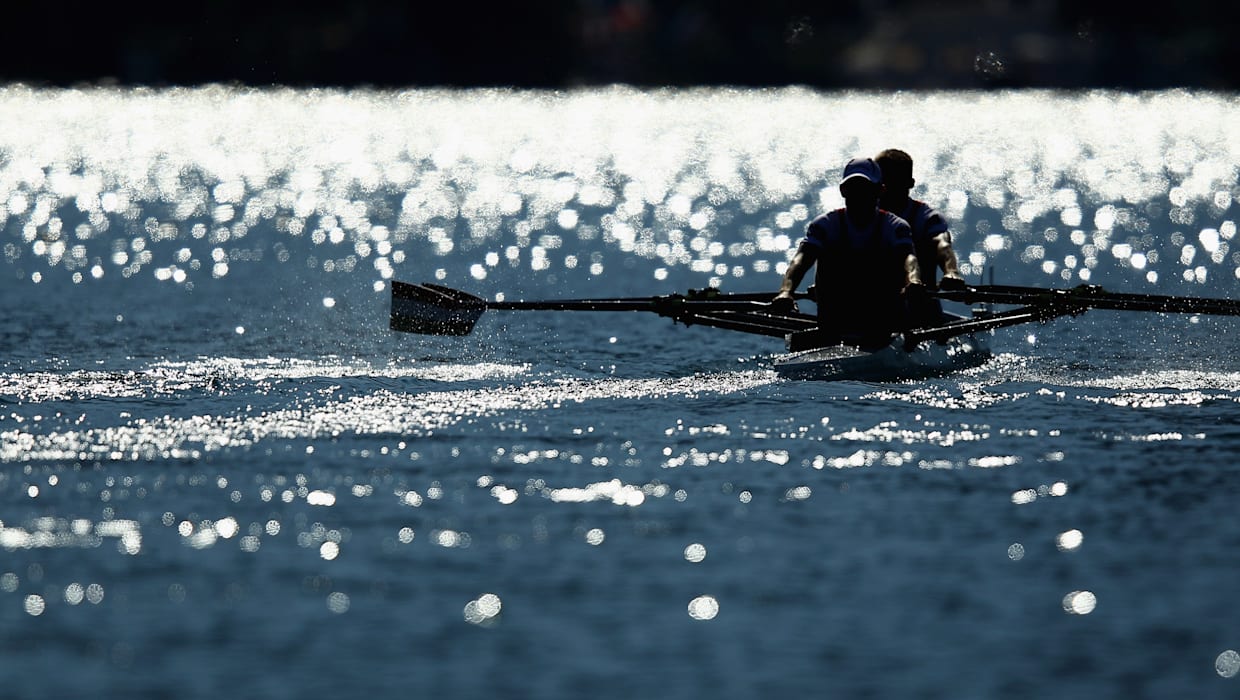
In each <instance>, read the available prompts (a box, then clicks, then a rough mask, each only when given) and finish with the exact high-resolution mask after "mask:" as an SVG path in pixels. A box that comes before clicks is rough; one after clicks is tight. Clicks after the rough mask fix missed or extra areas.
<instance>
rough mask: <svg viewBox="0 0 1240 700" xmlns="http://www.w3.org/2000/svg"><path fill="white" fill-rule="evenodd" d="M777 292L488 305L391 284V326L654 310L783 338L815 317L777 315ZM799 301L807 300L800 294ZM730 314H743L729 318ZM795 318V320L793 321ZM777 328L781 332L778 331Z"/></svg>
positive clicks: (445, 330)
mask: <svg viewBox="0 0 1240 700" xmlns="http://www.w3.org/2000/svg"><path fill="white" fill-rule="evenodd" d="M774 296H775V292H751V293H743V294H725V293H722V292H718V291H717V290H713V289H708V290H690V292H689V294H687V295H682V294H670V295H666V296H654V297H622V298H608V299H560V300H549V301H487V300H486V299H483V298H482V297H479V296H475V295H473V294H470V293H468V292H463V291H460V290H458V289H452V288H450V287H444V286H442V285H438V284H431V283H426V284H410V283H407V282H393V283H392V308H391V318H390V322H389V325H390V327H391V328H392V329H393V330H397V331H404V332H407V333H422V334H426V335H468V334H469V333H470V332H471V331H472V330H473V329H474V324H476V323H477V322H478V319H479V318H481V317H482V314H483V313H484V312H485V311H487V310H496V311H651V312H654V313H657V314H658V315H660V316H666V317H669V318H672V319H673V320H676V321H680V322H683V323H686V324H693V323H698V324H701V325H712V326H717V327H720V328H729V329H731V330H740V331H743V332H750V333H759V334H763V335H782V334H783V333H785V332H787V330H786V326H787V325H788V324H794V325H798V324H802V323H808V322H811V319H813V316H810V315H809V314H800V313H776V312H773V311H772V310H771V308H770V303H769V301H770V299H771V298H773V297H774ZM800 298H805V296H804V295H801V296H800ZM728 314H740V315H736V316H735V317H732V318H729V317H728ZM789 319H791V320H789ZM773 329H778V330H779V332H778V333H775V332H773Z"/></svg>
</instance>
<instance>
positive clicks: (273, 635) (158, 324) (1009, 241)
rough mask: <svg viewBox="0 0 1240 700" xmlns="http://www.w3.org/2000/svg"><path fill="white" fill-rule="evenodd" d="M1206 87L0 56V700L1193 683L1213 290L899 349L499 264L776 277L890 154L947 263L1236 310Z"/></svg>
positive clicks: (1226, 159)
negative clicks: (863, 351)
mask: <svg viewBox="0 0 1240 700" xmlns="http://www.w3.org/2000/svg"><path fill="white" fill-rule="evenodd" d="M1238 114H1240V110H1237V104H1236V101H1235V98H1234V97H1231V96H1223V95H1218V94H1210V93H1188V92H1165V93H1149V94H1138V95H1133V94H1117V93H1085V94H1058V93H1050V92H1012V93H984V94H974V93H934V94H915V93H899V94H847V95H846V94H821V93H814V92H808V91H802V90H775V91H730V90H685V91H667V92H660V91H652V92H637V91H631V90H626V89H620V88H617V89H610V90H591V91H577V92H567V93H550V92H547V93H539V92H508V91H463V92H453V91H416V92H401V93H384V92H364V91H363V92H331V91H291V90H288V91H244V90H240V89H231V88H204V89H196V90H172V91H133V90H119V89H118V90H85V91H73V90H66V91H51V90H33V89H26V88H21V87H10V88H7V89H4V90H3V91H0V123H3V124H5V129H4V130H3V132H0V213H2V214H3V221H4V222H5V223H4V228H3V231H2V233H0V239H2V242H3V252H4V261H3V264H0V293H2V297H0V298H2V299H3V309H4V313H5V318H6V323H5V326H4V328H3V330H0V350H2V354H0V462H2V463H3V469H2V470H0V494H2V499H3V501H2V505H0V521H2V522H3V527H2V528H0V548H2V549H0V624H3V627H4V629H5V631H6V634H5V635H3V642H0V644H2V651H0V654H2V658H3V661H0V673H2V674H3V675H2V677H3V681H4V687H5V692H4V695H5V696H6V697H13V698H45V697H72V696H78V697H81V696H92V697H125V698H132V697H173V696H175V697H183V698H192V697H219V696H221V695H228V696H241V697H265V698H280V697H306V696H329V695H340V696H358V695H362V694H370V695H373V696H376V697H407V696H408V695H409V694H411V693H413V694H417V695H427V696H431V697H484V696H485V697H544V698H557V697H583V696H590V697H617V698H620V697H625V698H627V697H637V696H640V695H649V696H655V697H669V698H689V697H694V698H696V697H752V696H756V695H759V694H761V695H778V696H784V695H789V696H793V695H800V696H806V695H810V694H814V695H839V696H842V697H943V698H960V697H1047V696H1052V695H1053V696H1056V697H1082V698H1084V697H1089V698H1097V697H1124V698H1134V697H1150V698H1161V697H1198V698H1210V697H1220V698H1221V697H1231V696H1234V694H1235V693H1236V687H1235V683H1236V682H1238V681H1236V680H1235V679H1234V678H1233V676H1234V675H1235V674H1236V671H1237V669H1238V668H1240V656H1238V655H1237V654H1236V652H1235V650H1236V649H1240V633H1238V632H1237V630H1238V629H1240V624H1238V623H1240V614H1238V613H1237V612H1236V606H1235V587H1236V586H1235V582H1236V580H1237V578H1238V576H1240V560H1237V558H1236V556H1234V551H1235V549H1236V547H1237V545H1238V544H1240V527H1238V526H1237V525H1236V524H1235V522H1236V521H1235V519H1234V517H1232V514H1233V511H1234V503H1235V501H1236V498H1237V495H1238V493H1237V492H1238V484H1240V475H1238V474H1237V465H1236V461H1235V454H1236V447H1237V445H1238V444H1240V427H1238V425H1240V420H1238V419H1240V406H1238V405H1237V403H1238V402H1240V360H1237V359H1236V358H1235V355H1234V353H1233V352H1231V350H1232V348H1233V342H1232V338H1234V337H1235V335H1234V334H1235V332H1236V330H1237V325H1236V322H1235V321H1233V320H1228V319H1212V318H1205V317H1202V318H1194V317H1182V316H1181V317H1170V316H1167V317H1159V316H1152V315H1151V316H1145V315H1139V314H1120V313H1111V312H1091V313H1090V314H1087V315H1084V316H1081V317H1079V318H1069V319H1062V320H1057V321H1055V322H1053V323H1051V324H1048V325H1045V326H1032V327H1028V328H1015V329H1006V330H1002V331H999V332H997V333H996V335H995V337H994V338H993V340H992V345H993V346H994V348H995V349H996V351H997V355H996V358H995V359H994V360H992V361H991V362H990V363H988V364H987V365H985V366H983V367H981V368H978V369H976V370H971V371H968V372H963V373H960V374H958V375H953V376H950V377H945V378H941V379H933V380H928V381H920V382H912V383H890V384H882V383H858V382H829V383H828V382H796V381H784V380H780V379H778V378H777V377H776V376H775V375H774V374H773V373H772V372H771V371H770V369H769V363H768V360H769V358H770V356H771V355H772V354H774V353H776V352H778V351H779V350H780V347H779V343H778V342H777V341H772V340H769V339H763V338H753V337H748V336H741V335H735V334H730V333H727V332H724V331H717V330H710V329H703V328H683V327H674V326H672V325H671V323H670V322H668V321H666V320H665V319H656V318H650V317H647V316H645V315H641V314H618V315H615V316H603V317H600V316H599V315H591V314H574V313H567V312H564V313H510V314H502V313H499V312H495V313H488V314H487V316H485V317H484V319H483V320H482V321H481V322H480V324H479V326H478V328H477V330H476V331H475V333H474V334H473V335H471V336H469V337H467V338H433V337H421V336H410V335H402V334H396V333H392V332H390V331H388V330H387V327H386V324H387V304H388V301H387V297H388V294H389V293H390V292H389V286H390V283H391V281H392V280H393V279H404V280H409V281H439V282H441V283H444V284H449V285H451V286H456V287H461V288H465V289H468V290H470V291H473V292H475V293H478V294H481V295H484V296H488V297H496V296H500V295H503V296H504V297H505V298H510V299H515V298H555V297H579V296H621V295H630V294H651V293H661V292H671V291H683V290H684V289H687V288H689V287H702V286H706V285H708V284H714V285H718V286H721V287H723V288H724V289H727V290H732V291H755V290H765V289H773V288H775V287H776V286H777V282H778V278H779V274H780V272H781V271H782V269H783V267H782V266H783V264H785V263H786V261H787V258H788V254H789V250H790V247H791V246H792V245H793V244H794V243H795V240H796V239H797V238H798V237H799V235H800V231H801V230H802V229H803V227H804V224H805V222H806V221H807V220H808V219H809V218H810V217H812V216H814V215H815V214H816V213H817V212H819V211H821V210H823V209H824V208H829V207H834V206H838V205H839V199H838V193H837V192H836V191H835V189H834V186H833V182H834V178H835V177H836V175H835V173H836V172H837V170H838V168H839V167H840V166H842V164H843V162H844V161H845V160H846V159H847V158H848V157H850V156H852V155H855V154H872V153H875V152H877V151H878V150H881V149H882V148H886V147H900V148H903V149H905V150H907V151H909V152H910V153H912V154H913V155H914V157H915V158H916V160H917V172H916V176H917V178H918V181H919V189H918V190H917V192H916V193H915V194H917V195H918V196H920V197H921V198H923V199H926V200H927V201H929V202H931V203H932V204H934V205H935V206H937V207H940V208H941V209H942V210H943V211H945V212H946V213H947V214H948V215H949V217H950V218H951V220H952V222H953V229H954V231H955V232H956V241H957V249H958V251H959V253H960V256H961V259H962V262H963V263H964V264H965V268H966V269H965V272H966V274H967V275H968V276H970V277H971V278H974V279H975V278H976V277H977V276H978V275H980V274H981V273H982V271H983V270H985V269H987V268H990V267H993V268H994V269H995V270H996V274H997V276H998V280H999V281H1001V282H1007V283H1016V284H1036V285H1041V286H1052V285H1060V286H1063V285H1073V284H1079V283H1081V282H1090V283H1100V284H1103V285H1105V286H1107V287H1108V288H1111V289H1115V290H1122V291H1137V292H1152V293H1166V294H1184V295H1198V296H1232V297H1236V296H1240V294H1237V290H1236V286H1237V282H1236V280H1237V276H1238V274H1240V272H1238V270H1240V259H1238V258H1237V253H1235V252H1232V249H1231V246H1232V245H1233V239H1234V236H1235V223H1234V222H1235V218H1236V213H1235V210H1234V204H1233V200H1234V198H1235V197H1236V195H1237V194H1238V193H1240V190H1238V188H1237V166H1236V163H1240V128H1238V127H1240V123H1237V122H1238V121H1240V117H1237V116H1236V115H1238Z"/></svg>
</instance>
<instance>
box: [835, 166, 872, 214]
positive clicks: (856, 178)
mask: <svg viewBox="0 0 1240 700" xmlns="http://www.w3.org/2000/svg"><path fill="white" fill-rule="evenodd" d="M882 192H883V171H882V170H880V169H879V167H878V164H877V163H875V162H874V160H873V159H872V158H853V159H852V160H850V161H848V165H845V166H844V174H843V176H842V177H841V178H840V195H842V196H843V197H844V206H845V207H847V208H848V210H849V212H854V211H856V212H862V211H863V210H866V209H870V210H873V209H874V208H875V207H877V206H878V197H879V195H881V194H882Z"/></svg>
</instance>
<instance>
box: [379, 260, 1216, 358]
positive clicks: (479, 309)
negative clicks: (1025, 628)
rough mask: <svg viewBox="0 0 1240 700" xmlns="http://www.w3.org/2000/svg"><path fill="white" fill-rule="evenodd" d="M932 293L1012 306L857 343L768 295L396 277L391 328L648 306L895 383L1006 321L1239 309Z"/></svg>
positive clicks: (448, 328)
mask: <svg viewBox="0 0 1240 700" xmlns="http://www.w3.org/2000/svg"><path fill="white" fill-rule="evenodd" d="M929 294H931V295H933V296H936V297H938V298H940V299H945V300H949V301H956V302H961V303H964V304H970V305H972V304H988V305H989V304H999V305H1013V306H1016V307H1017V308H1014V309H1011V310H1008V311H1003V312H998V313H991V312H989V311H987V312H985V313H978V312H976V311H975V312H974V316H973V317H972V318H953V319H952V320H950V321H946V322H944V323H943V324H941V325H938V326H932V327H927V328H917V329H913V330H909V331H906V332H904V333H902V334H900V335H897V336H894V337H893V338H892V340H891V342H890V344H887V345H882V346H880V347H877V348H861V347H857V346H855V345H849V344H844V343H840V342H839V341H838V340H831V341H827V340H823V339H822V336H821V334H819V333H817V331H816V328H817V317H816V316H813V315H811V314H806V313H801V312H800V311H796V310H793V311H777V310H775V309H774V308H772V306H771V304H770V300H771V299H772V298H773V297H774V296H775V293H774V292H756V293H742V294H736V293H725V292H721V291H719V290H717V289H704V290H689V293H688V294H669V295H664V296H654V297H636V298H634V297H625V298H610V299H565V300H550V301H487V300H486V299H483V298H482V297H479V296H476V295H473V294H470V293H468V292H463V291H460V290H458V289H452V288H450V287H445V286H442V285H438V284H432V283H426V284H412V283H408V282H393V283H392V302H391V304H392V305H391V315H390V320H389V326H390V327H391V328H392V329H393V330H397V331H402V332H407V333H421V334H429V335H468V334H469V333H470V332H472V331H473V329H474V325H475V324H476V323H477V322H478V319H479V318H481V316H482V314H483V313H484V312H485V311H487V310H497V311H648V312H654V313H656V314H658V315H659V316H664V317H667V318H671V319H672V320H674V321H676V322H678V323H683V324H685V325H687V326H688V325H701V326H710V327H714V328H720V329H724V330H730V331H736V332H741V333H749V334H756V335H765V336H772V337H778V338H783V339H784V342H785V344H786V347H787V350H788V353H787V354H781V355H777V356H775V357H774V358H773V359H772V366H773V368H774V369H775V371H776V372H778V373H779V374H780V375H782V376H785V377H789V378H799V379H856V380H864V381H893V380H902V379H917V378H925V377H929V376H934V375H941V374H946V373H950V372H955V371H959V370H962V369H966V368H970V367H977V366H979V365H981V364H983V363H984V362H985V361H986V360H987V359H989V358H990V349H989V347H988V344H987V342H986V340H985V336H984V335H983V334H985V333H989V332H991V331H994V330H996V329H998V328H1004V327H1007V326H1014V325H1018V324H1023V323H1031V322H1046V321H1049V320H1051V319H1053V318H1058V317H1060V316H1075V315H1078V314H1081V313H1084V312H1085V311H1088V310H1090V309H1109V310H1119V311H1148V312H1157V313H1191V314H1217V315H1226V316H1240V301H1238V300H1232V299H1203V298H1194V297H1171V296H1159V295H1153V294H1124V293H1114V292H1108V291H1106V290H1104V289H1102V288H1101V287H1098V286H1093V285H1081V286H1077V287H1071V288H1066V289H1055V288H1052V289H1045V288H1040V287H1017V286H1010V285H993V284H991V285H977V286H965V287H964V288H962V289H953V290H934V291H931V292H929ZM796 297H797V298H798V299H806V298H809V295H807V294H804V293H800V294H797V295H796ZM816 341H818V342H816Z"/></svg>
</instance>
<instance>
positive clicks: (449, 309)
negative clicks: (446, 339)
mask: <svg viewBox="0 0 1240 700" xmlns="http://www.w3.org/2000/svg"><path fill="white" fill-rule="evenodd" d="M486 308H487V306H486V300H484V299H482V298H481V297H476V296H474V295H472V294H468V293H466V292H462V291H459V290H456V289H451V288H448V287H443V286H440V285H436V284H410V283H408V282H393V283H392V308H391V317H390V319H389V322H388V327H390V328H391V329H392V330H394V331H401V332H403V333H420V334H422V335H469V333H470V332H471V331H473V329H474V324H475V323H477V322H478V318H479V317H481V316H482V312H483V311H486Z"/></svg>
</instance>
